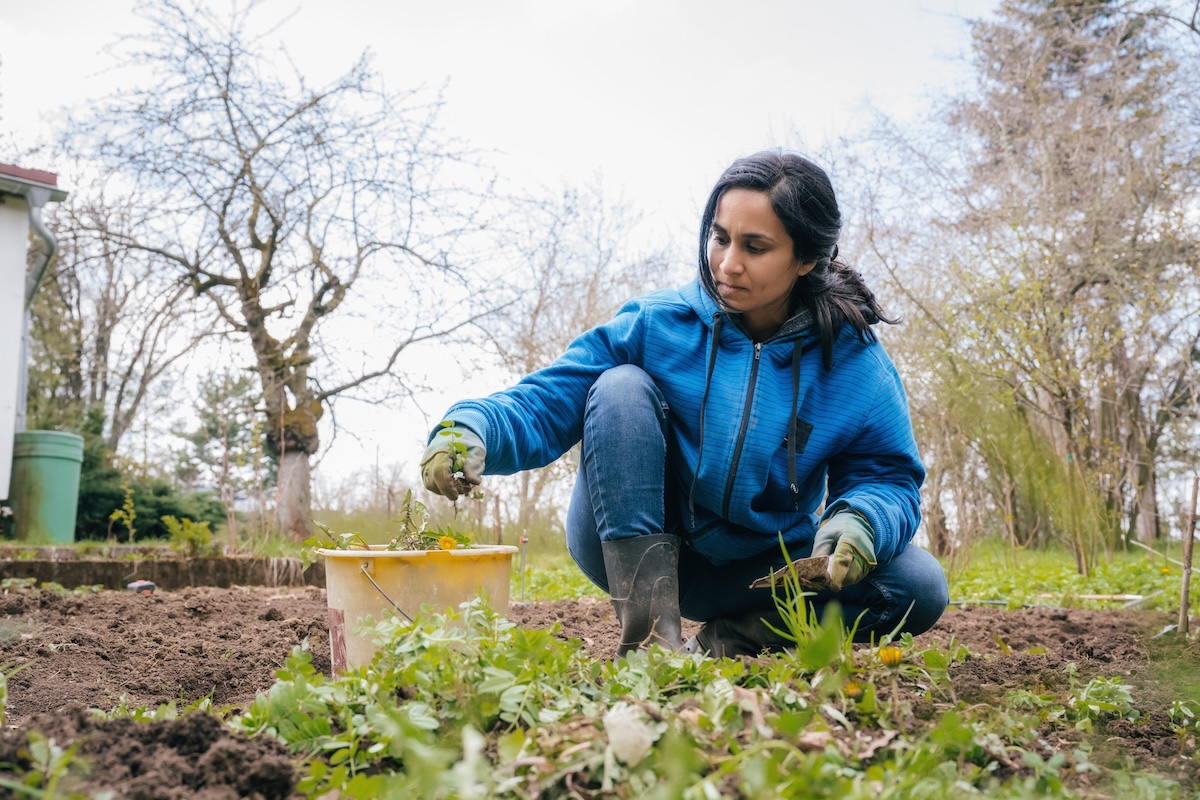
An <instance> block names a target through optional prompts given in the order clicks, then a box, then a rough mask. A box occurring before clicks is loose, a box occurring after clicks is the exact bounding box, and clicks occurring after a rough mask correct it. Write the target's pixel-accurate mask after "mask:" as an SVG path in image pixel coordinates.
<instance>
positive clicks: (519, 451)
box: [446, 281, 925, 563]
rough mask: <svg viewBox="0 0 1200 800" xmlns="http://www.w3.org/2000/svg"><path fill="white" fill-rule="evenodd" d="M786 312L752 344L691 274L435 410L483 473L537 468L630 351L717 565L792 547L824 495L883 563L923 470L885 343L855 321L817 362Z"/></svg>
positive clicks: (811, 331) (686, 509)
mask: <svg viewBox="0 0 1200 800" xmlns="http://www.w3.org/2000/svg"><path fill="white" fill-rule="evenodd" d="M795 322H796V319H795V318H793V320H792V321H790V324H788V325H785V326H784V327H783V328H782V329H781V331H780V332H779V333H778V334H776V336H775V337H774V338H772V339H769V340H767V341H766V342H763V343H761V344H757V345H756V344H755V342H753V341H752V340H751V339H750V338H749V337H748V336H747V335H746V334H745V333H744V332H743V331H742V330H741V328H740V327H739V326H738V325H736V324H728V319H727V315H726V314H725V313H724V312H722V311H721V310H720V309H719V308H718V307H717V305H716V303H715V302H714V301H713V300H712V298H711V297H709V296H708V294H706V293H705V292H704V291H703V290H702V289H701V287H700V284H699V282H698V281H694V282H692V283H691V284H688V285H686V286H684V287H682V288H681V289H678V290H675V289H670V290H663V291H659V292H655V293H653V294H650V295H647V296H645V297H641V298H638V299H636V300H633V301H631V302H629V303H627V304H626V305H625V306H624V307H623V308H622V309H621V310H620V311H619V312H617V315H616V316H615V317H613V319H612V320H611V321H609V322H608V323H606V324H603V325H600V326H597V327H595V328H593V329H592V330H590V331H588V332H586V333H584V334H583V335H582V336H580V337H579V338H577V339H576V340H575V341H574V342H572V343H571V345H570V346H569V347H568V348H567V350H566V352H565V353H563V355H562V356H561V357H560V358H559V359H558V360H557V361H555V362H554V363H553V364H551V365H550V366H548V367H546V368H545V369H542V370H538V371H537V372H534V373H533V374H531V375H529V376H527V377H526V378H524V379H523V380H522V381H521V382H520V383H518V384H517V385H516V386H513V387H512V388H510V389H506V390H505V391H502V392H498V393H496V394H493V395H491V396H490V397H487V398H483V399H479V400H467V401H464V402H460V403H456V404H455V405H454V406H453V407H451V409H450V410H449V411H448V412H447V414H446V418H447V419H452V420H454V421H455V422H456V423H458V424H460V425H465V426H466V427H468V428H471V429H472V430H474V431H475V432H476V433H478V434H479V436H480V438H481V439H482V440H483V442H484V445H485V446H486V448H487V459H486V466H485V474H493V475H508V474H511V473H514V472H517V471H520V470H525V469H532V468H535V467H541V466H544V465H546V464H549V463H550V462H552V461H554V460H555V459H557V458H558V457H559V456H561V455H562V454H563V453H565V452H566V451H567V450H568V449H570V448H571V447H572V446H573V445H575V444H576V443H577V442H578V441H579V440H580V438H581V437H582V434H583V410H584V403H585V401H586V399H587V393H588V389H589V388H590V387H591V386H592V384H593V383H594V382H595V380H596V379H597V378H598V377H599V375H600V374H601V373H603V372H604V371H605V370H607V369H609V368H611V367H614V366H617V365H620V364H634V365H636V366H638V367H640V368H642V369H643V370H645V371H646V372H647V373H648V374H649V375H650V376H651V377H652V378H653V379H654V381H655V383H656V384H657V385H658V388H659V390H660V391H661V392H662V393H663V396H664V397H665V399H666V401H667V403H668V405H669V407H670V415H669V420H668V424H669V425H670V428H671V433H672V434H673V436H674V440H675V443H676V444H677V448H676V450H675V452H676V453H678V458H676V459H675V463H674V464H672V465H671V467H673V469H674V474H673V477H674V480H675V487H676V488H677V490H678V491H677V492H675V494H676V495H677V496H678V497H679V501H680V505H681V512H682V513H681V516H682V518H683V524H684V527H685V528H686V531H685V532H684V534H685V535H686V536H687V538H689V539H690V541H691V544H692V546H693V547H694V548H695V549H696V550H697V551H698V552H699V553H701V554H702V555H704V556H705V557H707V558H708V559H709V560H711V561H713V562H714V563H724V562H726V561H730V560H734V559H740V558H749V557H751V556H753V555H756V554H758V553H762V552H764V551H766V550H768V549H770V548H772V547H778V541H779V540H778V537H779V534H780V533H782V534H783V538H784V541H785V543H786V544H787V546H788V548H789V550H790V551H793V552H797V551H803V550H805V549H806V548H807V547H809V546H810V545H811V542H812V539H813V534H814V531H815V529H816V527H817V525H818V524H819V522H820V520H819V518H818V516H817V514H816V513H814V512H815V511H816V509H818V508H819V507H820V506H821V503H822V501H825V511H824V516H825V517H829V516H832V515H833V514H835V513H837V512H838V511H841V510H845V509H847V508H849V509H852V510H854V511H857V512H858V513H860V514H861V515H862V516H863V517H865V518H866V520H867V521H868V522H869V523H870V525H871V528H872V529H873V530H874V532H875V555H876V558H877V560H878V561H879V563H884V562H886V561H888V560H890V559H891V558H893V557H894V556H895V555H896V554H897V553H899V552H900V550H902V549H903V548H904V546H905V545H906V544H907V543H908V542H909V541H910V540H911V539H912V536H913V533H914V532H915V531H916V528H917V524H918V523H919V522H920V502H921V497H920V486H921V483H922V481H923V480H924V477H925V469H924V467H923V466H922V465H921V461H920V457H919V455H918V453H917V447H916V443H915V441H914V440H913V434H912V424H911V422H910V420H909V415H908V406H907V402H906V400H905V395H904V387H903V386H902V385H901V383H900V378H899V376H898V375H897V374H896V369H895V367H894V366H893V364H892V362H891V360H890V359H889V358H888V356H887V353H885V352H884V349H883V346H882V345H881V344H879V343H878V342H864V341H862V339H861V338H860V337H859V336H858V335H857V334H856V333H855V331H854V329H853V328H852V327H851V326H850V325H848V324H847V325H846V326H844V328H843V329H842V331H841V332H840V335H839V336H838V338H837V340H836V342H835V343H834V347H833V368H832V369H830V370H826V369H825V367H824V365H823V363H822V356H821V347H820V343H819V340H818V337H817V331H816V328H815V326H812V325H807V317H805V318H804V319H803V321H802V322H801V324H799V325H797V324H795ZM714 334H715V341H714ZM714 345H715V346H714ZM793 407H795V409H796V416H795V418H793V417H792V409H793ZM793 419H794V422H793ZM701 423H703V424H701ZM701 429H703V438H704V440H703V443H702V442H701ZM789 435H790V436H789ZM789 438H790V439H791V441H790V442H789ZM789 445H790V446H789ZM793 454H794V455H793ZM789 455H792V456H793V458H794V459H795V467H794V470H789V467H788V461H789ZM793 479H794V482H793ZM827 489H828V497H826V490H827Z"/></svg>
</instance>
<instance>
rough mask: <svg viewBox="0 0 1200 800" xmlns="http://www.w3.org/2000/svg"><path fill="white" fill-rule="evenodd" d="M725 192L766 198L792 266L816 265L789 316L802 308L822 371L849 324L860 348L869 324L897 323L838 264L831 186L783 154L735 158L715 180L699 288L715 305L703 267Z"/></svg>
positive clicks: (837, 216)
mask: <svg viewBox="0 0 1200 800" xmlns="http://www.w3.org/2000/svg"><path fill="white" fill-rule="evenodd" d="M726 189H750V190H752V191H756V192H763V193H764V194H766V195H767V196H768V197H770V198H771V207H772V208H773V209H774V210H775V215H776V216H777V217H779V220H780V222H782V223H783V227H784V228H785V229H786V230H787V232H788V235H789V236H791V237H792V242H793V245H794V246H793V252H794V255H795V258H796V259H797V260H798V261H800V262H802V263H808V262H810V261H813V262H816V266H814V267H813V268H812V269H811V270H810V271H809V272H808V274H807V275H803V276H801V277H800V278H799V279H797V280H796V285H795V286H794V287H793V288H792V301H791V307H792V309H793V310H794V309H796V308H798V307H800V305H801V304H803V305H805V306H807V307H808V308H809V310H810V311H812V314H813V320H814V321H815V322H816V324H817V330H818V331H819V332H820V335H821V353H822V355H823V357H824V362H825V368H826V369H829V368H830V367H831V366H832V364H833V342H834V340H835V339H836V338H837V335H838V331H840V330H841V328H842V325H843V324H845V323H846V322H849V323H850V324H851V325H853V326H854V329H855V331H857V332H858V335H859V336H860V337H862V338H863V339H864V340H865V341H873V340H874V339H875V334H874V333H873V332H872V331H871V329H870V323H871V322H874V319H868V315H870V316H873V317H875V318H878V319H880V320H882V321H884V322H888V323H893V324H894V323H895V322H896V320H894V319H889V318H888V317H886V316H885V315H884V313H883V309H882V308H880V306H879V303H878V301H876V299H875V294H874V293H873V292H872V291H871V290H870V289H868V288H867V285H866V283H864V282H863V279H862V275H860V274H859V273H858V271H857V270H854V269H852V268H851V267H850V266H849V265H847V264H846V263H845V262H843V261H839V260H838V250H837V240H838V236H839V235H840V234H841V232H842V214H841V212H840V211H839V210H838V204H837V197H836V196H835V195H834V192H833V184H832V183H830V182H829V176H828V175H826V174H825V170H823V169H821V168H820V167H818V166H817V165H816V164H814V163H813V162H811V161H809V160H808V159H806V158H804V157H802V156H799V155H796V154H795V153H788V152H785V151H783V150H764V151H762V152H761V153H755V154H754V155H752V156H747V157H745V158H739V159H738V160H737V161H735V162H733V164H731V165H730V166H729V168H728V169H726V170H725V172H724V173H722V175H721V179H720V180H718V181H717V185H716V186H714V187H713V190H712V193H711V194H710V195H709V196H708V202H707V203H705V205H704V217H703V218H702V219H701V222H700V283H701V285H702V286H704V289H705V291H707V292H708V294H709V295H710V296H711V297H712V298H713V299H715V300H716V301H717V303H718V304H720V303H721V300H720V295H719V294H718V293H717V288H716V285H715V282H714V281H713V276H712V268H711V267H710V265H709V263H708V238H709V235H710V234H711V232H712V224H713V217H714V216H715V215H716V213H717V203H718V202H719V201H720V199H721V195H722V194H724V192H725V190H726Z"/></svg>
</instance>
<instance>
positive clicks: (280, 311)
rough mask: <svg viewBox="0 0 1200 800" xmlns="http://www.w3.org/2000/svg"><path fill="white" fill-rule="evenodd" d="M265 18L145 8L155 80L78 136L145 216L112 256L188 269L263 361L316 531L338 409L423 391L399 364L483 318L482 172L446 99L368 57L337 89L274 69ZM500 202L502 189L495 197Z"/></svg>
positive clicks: (184, 272) (296, 518)
mask: <svg viewBox="0 0 1200 800" xmlns="http://www.w3.org/2000/svg"><path fill="white" fill-rule="evenodd" d="M257 10H258V4H256V3H251V4H249V5H248V6H247V7H245V8H244V9H242V8H235V9H234V10H233V11H232V12H231V13H230V15H229V17H228V18H227V19H226V18H221V17H219V16H218V15H217V14H216V13H215V12H213V11H212V10H211V9H210V8H209V7H208V6H207V4H206V3H201V2H193V1H192V0H182V2H174V1H171V0H169V1H168V2H162V3H154V4H146V5H145V6H143V7H142V14H143V16H144V17H145V18H146V19H147V20H148V21H149V24H150V26H151V30H150V33H149V34H148V35H146V36H145V37H142V38H140V39H135V40H132V52H131V55H130V60H131V62H132V63H134V64H136V65H138V66H140V67H142V68H148V69H149V70H150V71H151V74H152V75H153V83H152V84H146V85H143V86H141V87H140V88H136V89H133V90H131V91H127V92H122V93H120V94H117V95H114V96H112V97H110V98H108V99H106V100H105V101H103V102H102V103H101V104H99V105H97V107H96V108H95V109H94V111H93V113H92V114H91V116H90V117H89V118H88V119H86V120H85V121H84V122H81V123H80V124H79V126H78V127H77V129H76V131H75V132H74V134H73V135H75V136H85V137H87V141H88V142H90V143H91V144H92V152H93V155H94V156H95V158H96V159H97V160H98V161H99V162H100V163H102V164H104V165H105V166H107V167H108V168H109V169H112V170H113V171H116V172H119V173H120V174H121V175H123V176H124V177H125V178H126V179H127V180H128V181H129V182H130V183H131V186H132V189H131V194H132V195H133V196H136V197H137V199H138V201H139V202H140V203H142V204H143V206H144V208H146V209H147V210H148V214H147V219H145V220H144V223H143V224H142V225H140V226H139V228H138V229H137V230H136V231H131V232H128V233H124V234H111V235H110V240H111V241H113V242H114V243H115V244H117V245H119V246H121V247H126V248H130V249H135V250H139V251H142V252H146V253H153V254H155V255H156V256H158V257H160V258H162V259H164V260H165V261H166V262H168V263H171V264H173V265H174V267H175V269H176V271H177V274H179V275H181V276H182V277H183V278H184V279H185V280H186V281H187V284H188V285H189V286H190V288H191V290H192V291H193V292H194V293H195V294H196V295H197V296H200V297H203V298H205V299H206V300H207V301H208V302H209V303H210V304H211V308H212V309H213V311H214V312H215V313H216V314H217V315H218V316H219V318H220V319H221V320H222V321H223V322H224V324H225V326H226V327H227V328H228V330H229V331H230V332H231V333H232V334H233V335H235V336H237V337H238V338H240V339H241V340H242V341H244V342H245V343H246V344H247V345H248V346H249V348H250V350H251V352H252V353H253V358H254V364H255V368H256V370H257V372H258V377H259V380H260V382H261V386H262V392H263V397H264V401H265V404H266V421H267V424H266V441H267V446H268V450H269V451H270V452H271V453H272V455H274V456H275V457H276V458H278V463H279V485H278V494H277V502H278V522H279V525H280V527H281V529H282V530H283V531H286V532H288V533H289V534H291V535H293V536H296V537H303V536H305V535H306V534H307V520H308V516H309V507H310V483H311V472H310V459H311V457H312V456H313V455H314V454H316V453H317V452H318V451H319V448H320V435H319V431H318V424H319V422H320V420H321V418H322V416H323V415H324V413H325V411H326V410H327V408H328V407H329V405H330V404H331V403H332V402H333V401H334V400H335V398H339V397H345V396H354V397H358V398H360V399H369V400H372V401H375V402H384V401H394V400H396V399H398V398H403V397H404V396H405V395H406V393H408V392H409V391H411V388H412V387H410V386H408V385H407V384H406V382H405V380H404V377H403V374H402V371H401V370H400V365H401V355H402V354H403V353H404V352H405V350H406V349H407V348H408V347H409V346H411V345H413V344H415V343H417V342H421V341H425V340H429V339H434V338H439V337H445V336H448V335H451V334H454V333H455V332H460V331H462V330H463V326H465V325H467V324H469V323H470V322H471V321H473V320H475V319H478V318H480V317H481V316H483V315H485V314H486V310H487V309H486V305H487V300H486V298H482V299H477V300H476V301H474V302H473V303H472V304H471V306H470V309H471V311H473V312H474V313H470V312H468V310H467V306H466V304H464V303H462V302H461V300H462V299H463V298H464V297H465V296H466V294H467V292H468V288H467V287H466V284H465V281H464V275H465V272H464V269H463V268H464V266H465V265H466V263H467V259H466V257H465V254H464V253H463V252H462V249H463V247H462V238H461V237H462V235H463V234H464V232H468V231H475V230H478V229H479V228H480V226H481V221H480V218H479V208H480V205H481V203H482V200H481V199H480V198H481V196H482V194H483V189H481V190H480V193H479V194H468V193H467V192H466V191H464V190H462V189H459V188H457V187H458V186H461V185H463V183H462V181H465V180H468V179H469V180H471V181H474V182H475V184H476V185H480V181H481V180H482V178H483V176H482V175H481V172H480V170H478V169H477V168H476V167H475V166H474V165H473V164H472V163H471V162H470V160H469V158H468V156H467V154H466V153H464V152H463V151H462V149H461V148H460V147H459V146H458V145H456V144H455V143H453V142H450V141H447V140H446V139H445V138H444V137H443V136H442V135H441V134H440V133H439V131H438V128H437V125H436V122H437V114H438V109H439V106H440V99H439V98H437V97H432V98H428V99H422V96H421V95H419V94H417V93H404V94H401V93H396V92H394V91H391V90H388V89H387V88H386V87H384V86H383V85H382V80H381V79H380V76H378V75H377V74H376V73H375V72H374V71H373V70H372V68H371V63H370V59H369V58H368V57H367V56H364V57H363V58H362V59H360V60H359V62H358V63H356V64H355V65H354V66H353V67H352V68H351V69H350V70H349V71H348V72H347V73H345V74H344V75H343V76H341V77H340V78H338V79H337V80H335V81H333V82H332V83H330V84H329V85H326V86H322V87H312V86H309V85H308V84H307V83H306V82H305V80H304V78H303V77H302V76H300V75H299V74H284V73H281V72H280V71H278V70H277V69H274V68H273V64H275V63H278V62H279V61H280V60H282V59H273V60H272V59H268V58H266V57H265V48H266V42H267V36H268V35H269V34H270V33H271V32H268V34H263V35H261V36H256V35H255V34H253V33H252V29H253V24H254V22H255V20H257V19H258V18H259V17H257V16H256V12H257ZM484 188H485V187H484Z"/></svg>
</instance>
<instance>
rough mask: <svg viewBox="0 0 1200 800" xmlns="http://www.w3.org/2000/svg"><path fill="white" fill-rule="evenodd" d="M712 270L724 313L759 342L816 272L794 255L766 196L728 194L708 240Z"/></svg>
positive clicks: (785, 314) (740, 192) (729, 191)
mask: <svg viewBox="0 0 1200 800" xmlns="http://www.w3.org/2000/svg"><path fill="white" fill-rule="evenodd" d="M708 264H709V268H710V269H711V270H712V276H713V282H714V283H716V285H717V293H718V294H719V295H720V298H721V302H722V303H723V304H724V305H725V307H726V308H728V309H730V310H732V311H737V312H740V313H741V314H742V315H743V322H744V323H745V325H746V329H747V330H748V331H749V332H750V335H751V336H753V337H754V338H755V339H756V340H759V341H761V340H763V339H767V338H769V337H770V336H771V335H772V334H774V333H775V331H777V330H779V328H780V326H782V325H783V323H784V322H786V321H787V318H788V301H789V299H790V296H791V291H792V284H794V283H795V282H796V279H797V278H799V277H800V276H802V275H807V274H808V272H809V270H811V269H812V268H813V267H814V266H816V262H815V261H809V262H807V263H801V262H799V261H797V260H796V258H795V256H794V255H793V243H792V237H791V236H789V235H788V232H787V230H785V229H784V227H783V223H782V222H781V221H780V220H779V217H777V216H775V210H774V209H773V208H771V198H770V197H768V196H767V194H766V193H765V192H756V191H752V190H750V189H727V190H726V191H725V192H724V193H723V194H722V195H721V199H720V200H718V201H717V211H716V214H714V216H713V224H712V230H711V231H709V234H708Z"/></svg>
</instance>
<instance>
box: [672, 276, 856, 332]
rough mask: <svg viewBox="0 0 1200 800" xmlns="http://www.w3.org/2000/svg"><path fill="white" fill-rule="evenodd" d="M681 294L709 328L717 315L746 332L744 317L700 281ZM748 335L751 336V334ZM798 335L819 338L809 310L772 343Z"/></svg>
mask: <svg viewBox="0 0 1200 800" xmlns="http://www.w3.org/2000/svg"><path fill="white" fill-rule="evenodd" d="M679 293H680V295H682V297H683V299H684V301H686V302H687V303H688V305H690V306H691V307H692V309H693V310H694V311H695V312H696V314H697V315H699V317H700V319H701V320H702V321H703V322H704V324H705V325H707V326H708V327H709V328H711V327H712V326H713V321H714V320H715V319H716V316H717V314H721V315H722V316H724V317H725V318H726V319H728V320H730V321H731V322H733V324H734V325H736V326H737V328H738V329H739V330H741V331H742V332H743V333H745V332H746V329H745V327H744V326H743V325H742V315H741V314H739V313H737V312H736V311H726V310H725V309H723V308H721V306H720V305H718V304H717V301H716V300H715V299H713V297H712V295H710V294H709V293H708V292H707V291H705V289H704V285H703V284H702V283H700V280H699V279H696V280H694V281H692V282H691V283H689V284H687V285H686V286H684V287H683V288H682V289H681V290H680V292H679ZM864 311H865V312H866V313H867V314H868V316H867V321H868V322H870V323H872V324H874V323H875V322H877V321H878V320H877V319H876V317H875V315H874V314H871V313H870V312H869V311H866V310H865V309H864ZM746 335H747V336H749V334H746ZM797 335H801V338H802V339H803V340H804V342H805V343H806V344H807V342H808V341H809V340H813V339H816V338H817V329H816V326H815V323H814V320H813V315H812V312H811V311H809V310H808V309H807V308H801V309H798V310H797V311H796V313H794V314H793V315H792V316H791V317H790V318H788V320H787V321H786V322H784V323H783V326H782V327H780V329H779V330H778V331H776V332H775V334H774V335H773V336H772V337H771V341H774V340H776V339H786V338H789V337H793V336H797Z"/></svg>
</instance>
